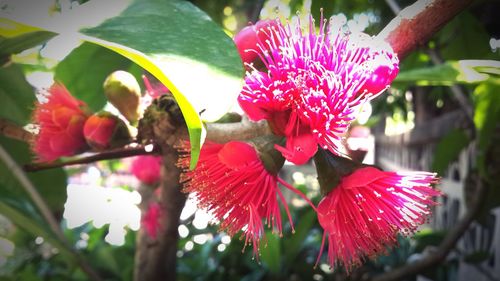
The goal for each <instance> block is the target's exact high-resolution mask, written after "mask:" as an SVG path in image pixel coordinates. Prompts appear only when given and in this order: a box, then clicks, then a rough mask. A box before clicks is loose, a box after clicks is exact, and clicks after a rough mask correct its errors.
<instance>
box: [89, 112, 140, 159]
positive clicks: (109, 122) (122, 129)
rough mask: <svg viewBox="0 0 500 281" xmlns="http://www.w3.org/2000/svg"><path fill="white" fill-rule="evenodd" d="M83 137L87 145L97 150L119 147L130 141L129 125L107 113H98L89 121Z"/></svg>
mask: <svg viewBox="0 0 500 281" xmlns="http://www.w3.org/2000/svg"><path fill="white" fill-rule="evenodd" d="M83 135H84V136H85V140H86V141H87V143H88V144H89V145H90V146H91V147H92V148H94V149H97V150H102V149H108V148H113V147H119V146H122V145H124V144H126V143H128V142H129V141H130V133H129V131H128V128H127V125H125V123H124V122H123V121H122V120H121V119H120V118H118V117H116V116H114V115H113V114H111V113H109V112H106V111H102V112H99V113H96V114H94V115H92V116H90V117H89V118H88V119H87V121H86V122H85V125H84V127H83Z"/></svg>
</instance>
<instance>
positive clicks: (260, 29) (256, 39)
mask: <svg viewBox="0 0 500 281" xmlns="http://www.w3.org/2000/svg"><path fill="white" fill-rule="evenodd" d="M276 26H277V22H276V21H275V20H261V21H258V22H257V23H256V24H254V25H249V26H246V27H244V28H243V29H242V30H241V31H240V32H238V34H236V36H234V43H235V44H236V48H238V52H239V53H240V56H241V59H242V60H243V63H251V62H253V61H254V60H255V59H256V58H257V57H258V53H260V52H261V50H260V48H259V46H258V44H260V46H261V47H264V46H266V41H267V40H269V39H270V38H271V36H272V34H273V32H274V31H273V28H274V27H276Z"/></svg>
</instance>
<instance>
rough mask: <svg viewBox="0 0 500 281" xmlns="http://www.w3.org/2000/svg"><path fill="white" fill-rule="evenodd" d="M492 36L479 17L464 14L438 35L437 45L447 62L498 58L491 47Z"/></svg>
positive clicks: (467, 13)
mask: <svg viewBox="0 0 500 281" xmlns="http://www.w3.org/2000/svg"><path fill="white" fill-rule="evenodd" d="M489 41H490V35H489V34H488V32H487V31H486V30H485V28H484V24H482V23H481V22H480V21H479V19H478V18H477V17H475V16H474V15H472V14H471V13H469V12H467V11H466V12H464V13H461V14H460V15H458V16H457V17H455V18H454V19H453V20H452V21H451V22H450V23H448V24H447V25H446V26H445V27H444V28H443V29H442V30H441V31H440V32H439V34H438V40H437V42H436V43H437V45H438V46H439V47H440V53H441V54H442V55H443V57H444V59H445V60H459V59H476V58H484V59H486V58H491V59H495V58H498V55H495V53H493V52H492V51H491V47H490V46H489Z"/></svg>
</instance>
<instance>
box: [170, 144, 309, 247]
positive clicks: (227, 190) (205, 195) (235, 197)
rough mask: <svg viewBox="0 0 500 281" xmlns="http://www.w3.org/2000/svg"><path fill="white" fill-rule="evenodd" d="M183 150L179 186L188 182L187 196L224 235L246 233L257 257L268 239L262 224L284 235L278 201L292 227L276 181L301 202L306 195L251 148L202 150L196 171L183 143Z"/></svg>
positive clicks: (230, 146) (224, 146) (228, 146)
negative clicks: (215, 221) (207, 213)
mask: <svg viewBox="0 0 500 281" xmlns="http://www.w3.org/2000/svg"><path fill="white" fill-rule="evenodd" d="M182 150H183V151H184V152H186V153H184V154H182V155H183V156H181V158H180V160H179V167H181V168H182V169H183V172H182V174H181V182H183V183H184V192H193V193H195V194H196V196H197V198H198V200H199V204H200V206H201V207H204V208H207V209H208V210H209V211H211V212H212V213H213V215H214V216H215V217H216V218H217V219H218V220H219V221H221V223H220V230H221V231H226V232H227V233H228V234H229V235H230V236H234V235H235V234H236V233H237V232H239V231H240V230H242V231H243V235H244V236H245V245H246V244H249V243H250V242H251V243H252V244H253V251H254V254H255V255H257V253H258V251H259V242H260V240H261V239H262V238H263V236H264V224H263V222H262V220H263V219H265V221H266V224H267V226H268V227H272V228H273V231H276V232H278V233H280V234H281V233H282V230H283V229H282V225H281V214H280V207H279V204H278V198H277V197H279V198H280V200H281V203H282V204H283V206H284V207H285V210H286V213H287V214H288V218H289V220H290V224H291V225H292V228H293V224H292V220H291V217H290V212H289V210H288V206H287V204H286V201H285V199H284V197H283V194H282V193H281V191H280V189H279V188H278V182H279V183H281V184H283V185H284V186H285V187H287V188H289V189H291V190H292V191H293V192H296V193H297V194H299V195H300V196H302V197H303V198H305V196H304V195H303V194H302V193H300V191H298V190H297V189H295V188H294V187H292V186H290V185H289V184H288V183H286V182H285V181H283V180H282V179H280V178H279V177H278V176H277V175H276V174H273V173H271V172H269V171H267V170H266V169H265V167H264V165H263V163H262V162H261V160H260V158H259V154H258V152H257V150H256V149H255V148H254V147H253V146H252V145H250V144H248V143H245V142H239V141H231V142H228V143H226V144H217V143H211V142H207V143H205V144H204V145H203V148H202V149H201V154H200V158H199V162H198V166H197V167H196V169H195V170H193V171H189V156H188V154H187V152H188V151H189V144H185V145H184V146H183V147H182ZM305 199H306V200H308V199H307V198H305ZM308 201H309V200H308Z"/></svg>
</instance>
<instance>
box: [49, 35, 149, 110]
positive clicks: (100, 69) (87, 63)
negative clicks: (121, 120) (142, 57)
mask: <svg viewBox="0 0 500 281" xmlns="http://www.w3.org/2000/svg"><path fill="white" fill-rule="evenodd" d="M134 66H135V69H136V70H137V69H138V67H137V66H136V65H135V64H134V63H133V62H131V61H130V60H129V59H127V58H125V57H123V56H121V55H119V54H117V53H115V52H113V51H111V50H109V49H107V48H104V47H101V46H98V45H95V44H91V43H83V44H82V45H80V46H79V47H78V48H76V49H74V50H73V51H72V52H71V53H70V54H69V55H68V56H67V57H66V58H64V60H62V61H61V62H60V63H59V64H58V65H57V67H56V72H55V80H56V81H60V82H62V83H63V84H64V85H65V86H66V87H67V88H68V90H69V91H70V92H71V94H72V95H73V96H75V97H77V98H79V99H81V100H83V101H85V102H86V103H87V105H88V106H89V107H90V109H91V110H92V111H99V110H101V109H102V108H103V106H104V105H105V104H106V96H105V95H104V91H103V86H102V85H103V83H104V80H105V79H106V77H107V76H108V75H109V74H111V73H112V72H113V71H115V70H125V71H130V70H131V68H133V67H134ZM134 74H135V76H136V78H137V79H140V72H139V73H137V71H136V73H134ZM138 81H140V80H138Z"/></svg>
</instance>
